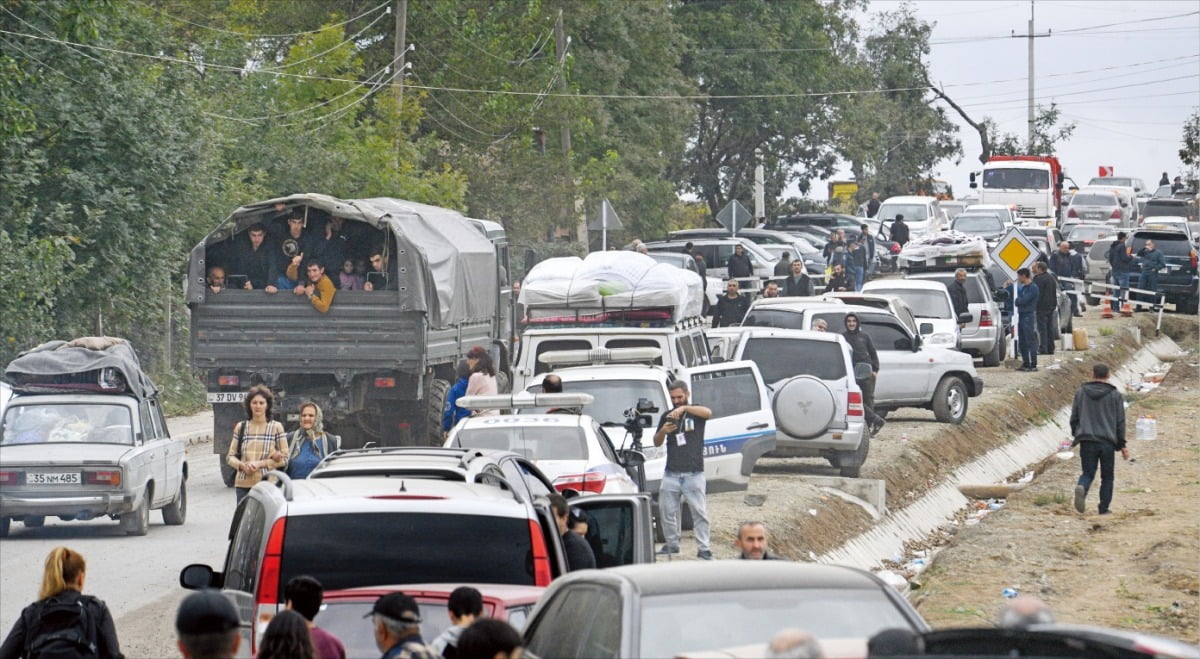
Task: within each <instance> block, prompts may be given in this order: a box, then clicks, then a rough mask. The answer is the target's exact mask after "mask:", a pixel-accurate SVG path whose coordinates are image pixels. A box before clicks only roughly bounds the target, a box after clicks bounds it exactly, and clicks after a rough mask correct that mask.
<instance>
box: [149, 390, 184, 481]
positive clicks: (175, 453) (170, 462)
mask: <svg viewBox="0 0 1200 659" xmlns="http://www.w3.org/2000/svg"><path fill="white" fill-rule="evenodd" d="M150 412H151V414H153V415H154V417H155V425H157V426H158V427H159V428H160V429H161V430H160V431H159V434H160V435H161V436H162V442H163V444H165V445H166V448H167V451H166V469H167V479H166V481H164V482H165V483H166V484H167V485H166V487H164V488H163V495H164V496H165V497H166V498H167V500H168V501H170V500H172V499H174V498H175V493H176V492H178V491H179V486H180V485H181V483H182V481H183V463H184V461H185V460H186V459H187V445H186V444H185V443H184V442H181V441H178V440H175V439H172V438H171V432H170V430H169V429H168V428H167V420H166V418H164V417H163V411H162V405H159V404H158V400H156V399H153V398H152V399H150Z"/></svg>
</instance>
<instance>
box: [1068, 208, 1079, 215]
mask: <svg viewBox="0 0 1200 659" xmlns="http://www.w3.org/2000/svg"><path fill="white" fill-rule="evenodd" d="M1067 217H1079V214H1078V213H1076V212H1075V209H1074V208H1071V209H1068V210H1067Z"/></svg>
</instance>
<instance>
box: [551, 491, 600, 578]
mask: <svg viewBox="0 0 1200 659" xmlns="http://www.w3.org/2000/svg"><path fill="white" fill-rule="evenodd" d="M546 498H547V499H549V501H550V511H551V512H553V513H554V521H555V522H556V523H557V524H558V534H559V535H560V536H562V541H563V553H565V554H566V555H567V571H568V572H574V571H575V570H594V569H596V555H595V554H593V553H592V547H591V545H589V544H588V543H587V540H584V539H583V536H581V535H579V534H578V533H576V532H574V531H572V530H571V529H569V528H567V520H568V519H570V517H571V507H570V505H569V504H567V499H566V497H564V496H563V495H561V494H551V495H550V496H548V497H546Z"/></svg>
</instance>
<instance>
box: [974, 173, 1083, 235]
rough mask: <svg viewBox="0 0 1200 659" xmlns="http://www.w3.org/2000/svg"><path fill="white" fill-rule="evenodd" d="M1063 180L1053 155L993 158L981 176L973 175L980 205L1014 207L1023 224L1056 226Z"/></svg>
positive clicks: (1060, 204)
mask: <svg viewBox="0 0 1200 659" xmlns="http://www.w3.org/2000/svg"><path fill="white" fill-rule="evenodd" d="M1064 178H1065V174H1064V172H1063V168H1062V165H1061V164H1059V162H1058V158H1055V157H1054V156H992V157H991V158H988V161H987V163H985V164H984V165H983V171H982V172H981V173H980V174H979V175H976V174H975V173H972V174H971V188H972V189H978V190H979V203H980V204H1003V205H1005V206H1010V207H1013V208H1014V209H1015V210H1016V214H1017V217H1018V218H1019V219H1020V220H1021V221H1022V222H1023V223H1024V224H1027V225H1037V226H1056V225H1057V223H1058V221H1059V219H1060V218H1061V213H1062V188H1063V180H1064ZM978 179H982V185H980V181H979V180H978Z"/></svg>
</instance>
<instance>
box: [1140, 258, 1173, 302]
mask: <svg viewBox="0 0 1200 659" xmlns="http://www.w3.org/2000/svg"><path fill="white" fill-rule="evenodd" d="M1138 259H1139V261H1140V262H1141V266H1142V272H1141V274H1140V275H1138V288H1140V289H1142V290H1143V291H1154V293H1153V294H1152V295H1150V299H1149V301H1150V302H1154V303H1157V302H1158V271H1159V270H1163V269H1165V268H1166V267H1167V259H1166V258H1165V257H1163V253H1162V252H1160V251H1158V250H1157V249H1156V248H1155V245H1154V241H1153V240H1147V241H1146V246H1145V247H1143V248H1142V249H1141V250H1139V251H1138ZM1148 310H1149V309H1147V311H1148Z"/></svg>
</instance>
